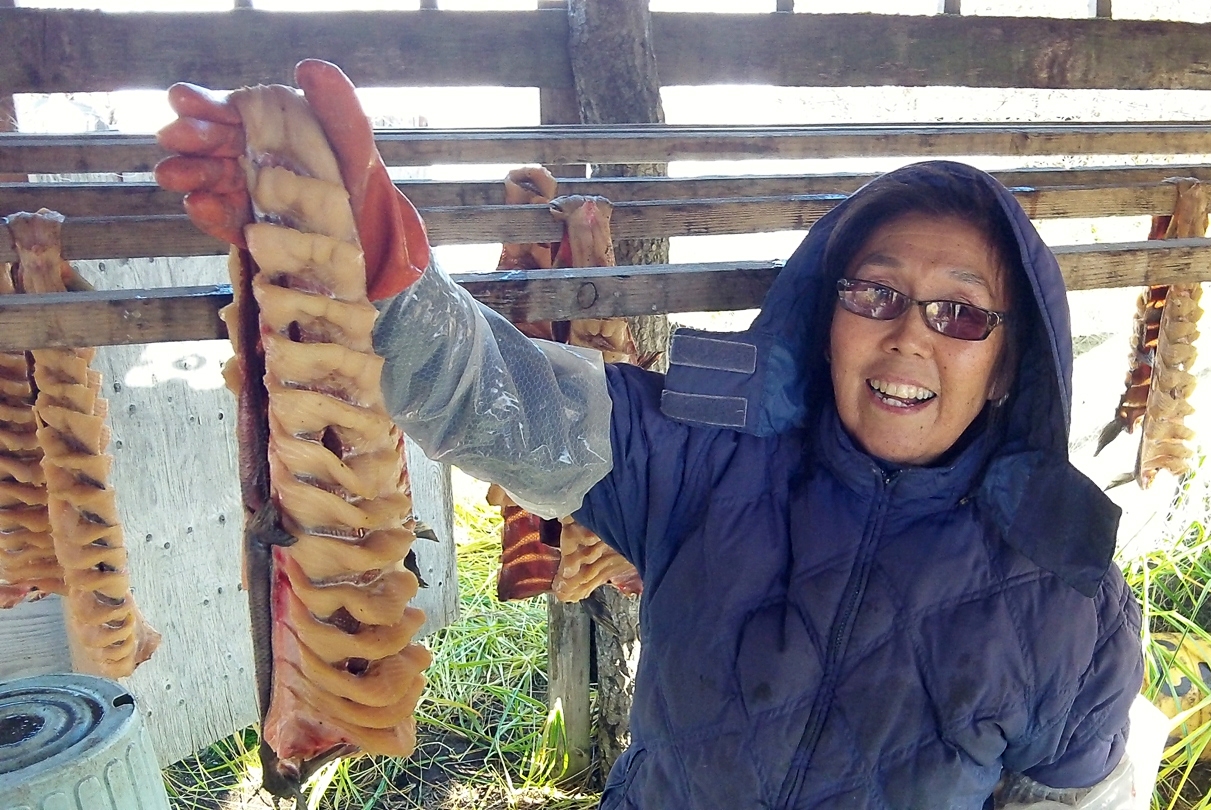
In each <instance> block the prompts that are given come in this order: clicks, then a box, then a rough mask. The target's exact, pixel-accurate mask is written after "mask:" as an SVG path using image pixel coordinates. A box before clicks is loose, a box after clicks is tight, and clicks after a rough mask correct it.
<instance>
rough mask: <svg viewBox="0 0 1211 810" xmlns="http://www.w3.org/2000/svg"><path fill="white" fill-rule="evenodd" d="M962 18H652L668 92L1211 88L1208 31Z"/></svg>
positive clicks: (1149, 24)
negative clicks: (714, 87) (676, 88)
mask: <svg viewBox="0 0 1211 810" xmlns="http://www.w3.org/2000/svg"><path fill="white" fill-rule="evenodd" d="M953 8H954V12H955V13H952V14H944V15H940V16H922V15H878V14H795V15H790V16H783V15H779V14H735V15H711V14H653V15H652V17H653V21H652V26H653V29H654V39H655V42H656V57H657V61H658V62H659V64H660V78H661V82H662V83H663V84H665V85H670V84H717V83H747V82H753V83H757V84H773V85H782V86H804V87H820V86H825V87H846V86H849V87H853V86H865V85H906V86H923V85H947V86H955V85H957V86H970V87H1055V88H1060V87H1064V88H1104V89H1113V88H1118V89H1149V88H1189V89H1196V88H1197V89H1207V88H1211V55H1209V54H1208V51H1207V42H1208V38H1209V37H1211V29H1209V28H1208V26H1206V25H1198V24H1189V23H1158V22H1153V21H1144V20H1105V19H1097V20H1093V19H1084V20H1071V19H1056V18H1030V17H983V16H979V17H977V16H968V17H964V16H959V14H958V4H954V6H953ZM945 10H946V11H950V10H951V8H950V7H946V9H945ZM1170 48H1176V49H1178V50H1177V51H1176V52H1174V51H1167V50H1166V49H1170Z"/></svg>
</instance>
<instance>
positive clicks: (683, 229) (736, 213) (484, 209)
mask: <svg viewBox="0 0 1211 810" xmlns="http://www.w3.org/2000/svg"><path fill="white" fill-rule="evenodd" d="M563 191H565V192H567V193H572V192H571V191H570V190H569V189H563ZM1016 196H1017V198H1018V201H1019V202H1020V203H1021V204H1022V207H1023V208H1024V209H1025V210H1026V212H1027V213H1028V214H1029V215H1030V216H1031V217H1032V218H1034V219H1063V218H1072V217H1108V216H1156V215H1163V214H1170V213H1172V211H1173V201H1174V191H1173V189H1172V188H1171V187H1169V186H1166V185H1142V186H1124V187H1108V188H1101V187H1093V188H1058V189H1053V188H1038V189H1022V190H1019V191H1017V192H1016ZM844 199H845V195H844V194H801V195H793V196H781V197H732V198H723V199H705V200H665V201H638V202H619V203H615V206H614V214H613V219H612V224H613V227H612V231H613V234H614V238H615V239H638V238H667V237H671V236H707V235H720V234H740V233H771V232H775V231H797V230H806V229H807V228H809V227H811V225H812V223H814V222H816V221H817V220H818V219H819V218H820V217H822V216H824V215H825V214H827V213H828V212H829V211H831V210H832V209H833V208H834V207H835V206H836V205H837V204H838V203H840V202H841V201H842V200H844ZM420 213H421V216H422V217H423V218H424V220H425V225H426V228H427V231H428V236H429V242H430V244H433V245H454V244H489V243H494V242H516V243H523V244H524V243H527V242H547V241H556V240H558V239H559V238H560V237H561V236H562V235H563V228H562V226H561V225H560V224H559V223H558V222H556V221H555V219H554V218H553V217H552V216H551V214H550V212H549V211H548V209H547V207H546V206H545V205H509V206H506V205H492V206H455V207H435V208H421V209H420ZM62 233H63V254H64V255H65V256H66V257H68V259H70V260H77V259H117V258H154V257H160V256H213V255H220V254H223V253H226V252H227V249H228V248H227V245H226V244H225V243H223V242H220V241H219V240H217V239H214V238H213V237H210V236H207V235H206V234H204V233H202V232H200V231H198V230H196V229H195V228H194V226H193V225H192V224H191V223H190V222H189V220H188V219H187V218H186V217H185V215H184V214H177V215H171V216H136V217H74V218H71V219H68V220H67V222H65V223H64V225H63V232H62ZM15 260H16V251H15V250H14V249H13V247H12V245H11V244H5V243H3V242H0V261H15Z"/></svg>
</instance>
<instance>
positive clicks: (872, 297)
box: [837, 278, 912, 321]
mask: <svg viewBox="0 0 1211 810" xmlns="http://www.w3.org/2000/svg"><path fill="white" fill-rule="evenodd" d="M837 295H838V297H839V298H840V299H841V306H843V307H845V308H846V309H847V310H849V311H850V312H852V313H854V314H855V315H861V316H862V317H863V318H872V319H874V320H876V321H891V320H895V319H896V318H899V317H900V316H901V315H903V314H904V313H905V312H906V311H907V310H908V307H909V306H911V305H912V299H911V298H909V297H908V296H907V295H904V294H903V293H900V292H897V291H895V290H893V289H892V288H891V287H884V286H883V285H882V284H874V283H871V282H868V281H852V280H850V279H845V278H843V279H841V280H840V281H839V282H838V283H837Z"/></svg>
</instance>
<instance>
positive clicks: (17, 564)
mask: <svg viewBox="0 0 1211 810" xmlns="http://www.w3.org/2000/svg"><path fill="white" fill-rule="evenodd" d="M16 292H17V289H16V287H15V286H14V284H13V277H12V267H11V266H10V265H8V264H0V295H11V294H14V293H16ZM35 393H36V391H35V389H34V380H33V357H31V356H30V355H29V354H28V353H27V352H0V607H3V608H8V607H13V606H14V605H17V604H19V603H20V602H23V601H25V600H26V599H31V600H32V599H38V598H40V597H42V596H45V595H46V594H48V593H63V592H64V590H65V586H64V584H63V569H62V568H61V567H60V565H59V560H58V558H57V557H55V545H54V541H53V540H52V539H51V536H50V518H49V516H48V515H47V512H46V476H45V475H43V473H42V448H41V447H40V446H39V445H38V435H37V422H36V418H35V416H34V396H35Z"/></svg>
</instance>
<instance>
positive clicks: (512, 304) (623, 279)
mask: <svg viewBox="0 0 1211 810" xmlns="http://www.w3.org/2000/svg"><path fill="white" fill-rule="evenodd" d="M1054 250H1055V253H1056V256H1057V258H1058V259H1059V263H1060V269H1061V270H1062V271H1063V273H1064V279H1065V282H1066V283H1067V285H1068V289H1069V290H1089V289H1100V288H1106V287H1128V286H1140V285H1146V284H1176V283H1182V282H1192V281H1211V239H1170V240H1165V241H1153V242H1127V243H1121V244H1095V245H1070V246H1060V247H1057V248H1055V249H1054ZM780 267H781V263H780V262H720V263H713V264H665V265H645V266H642V267H626V268H618V267H589V268H575V269H571V270H560V271H537V272H526V271H507V272H493V273H475V274H462V275H456V276H455V277H454V278H455V280H456V281H458V282H459V283H460V284H462V286H464V287H465V288H466V289H467V290H468V291H469V292H470V293H471V294H472V295H473V296H475V297H476V298H477V299H478V300H480V301H482V302H483V303H484V304H486V305H488V306H490V307H492V308H493V309H495V310H496V311H498V312H500V313H501V314H502V315H504V316H505V317H506V318H508V319H509V320H511V321H514V322H525V321H539V320H564V319H575V318H609V317H617V316H625V315H649V314H652V313H654V312H666V313H671V312H710V311H720V310H739V309H752V308H754V307H757V306H759V305H760V304H761V301H762V298H763V297H764V296H765V293H766V291H767V290H768V289H769V286H770V284H772V283H773V280H774V277H775V276H776V275H777V273H778V270H779V269H780ZM230 300H231V291H230V289H228V288H225V287H216V286H211V287H194V288H175V289H168V290H124V291H118V292H112V293H65V294H59V295H40V296H33V295H31V296H5V298H4V299H0V319H2V320H3V322H4V324H5V329H4V331H3V332H0V351H10V350H13V349H22V348H36V347H40V346H78V345H81V343H82V342H84V341H85V340H86V339H87V340H89V341H92V342H93V343H96V344H99V345H105V344H123V343H141V342H147V341H149V340H166V341H167V340H199V339H206V338H222V337H225V336H226V334H227V333H226V329H225V327H224V326H223V324H222V322H221V321H220V320H219V319H218V317H217V315H216V312H217V310H218V309H219V307H222V306H224V305H226V304H227V303H228V302H229V301H230Z"/></svg>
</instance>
